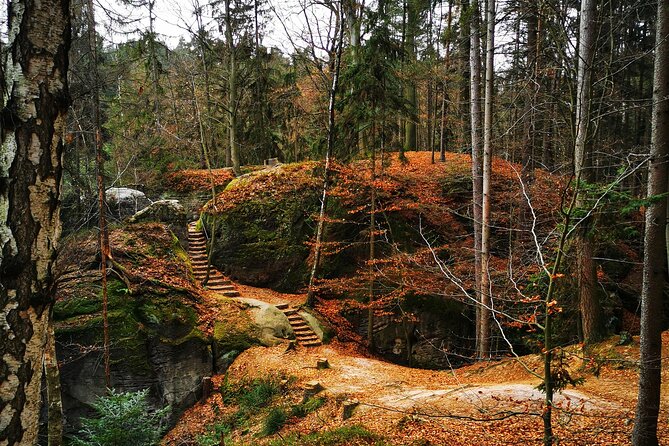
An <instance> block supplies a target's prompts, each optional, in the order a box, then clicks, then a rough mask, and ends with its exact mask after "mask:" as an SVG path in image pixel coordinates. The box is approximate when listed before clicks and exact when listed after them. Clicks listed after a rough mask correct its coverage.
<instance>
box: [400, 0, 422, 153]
mask: <svg viewBox="0 0 669 446" xmlns="http://www.w3.org/2000/svg"><path fill="white" fill-rule="evenodd" d="M417 8H418V6H417V4H416V2H414V1H412V0H406V11H407V12H406V17H407V18H406V27H405V39H404V52H405V54H406V55H407V59H406V61H405V65H410V64H413V63H415V62H416V34H417V31H418V10H417ZM404 99H405V100H406V102H407V104H408V105H409V107H411V112H412V115H413V116H411V117H410V118H409V119H406V120H405V122H404V145H403V146H402V151H401V152H400V159H402V160H405V159H406V158H405V157H404V152H406V151H411V150H416V146H417V145H418V144H417V143H418V140H417V133H416V126H417V125H416V121H417V119H418V110H417V105H418V104H417V101H416V84H415V82H414V81H413V79H408V80H407V81H406V83H405V85H404Z"/></svg>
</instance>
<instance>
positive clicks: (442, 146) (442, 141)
mask: <svg viewBox="0 0 669 446" xmlns="http://www.w3.org/2000/svg"><path fill="white" fill-rule="evenodd" d="M452 26H453V0H449V2H448V24H447V28H446V30H447V31H446V35H447V36H448V38H447V39H446V42H445V46H446V57H445V59H444V68H445V69H446V73H448V74H449V75H450V72H451V39H450V36H451V32H452V30H453V28H452ZM441 85H442V96H441V120H440V131H439V160H440V161H441V162H442V163H443V162H445V161H446V144H447V142H448V141H447V138H446V132H447V130H446V111H447V108H448V90H447V87H446V81H445V80H444V82H442V84H441ZM448 131H449V132H450V130H448ZM433 150H434V149H433ZM432 158H433V159H434V155H433V156H432Z"/></svg>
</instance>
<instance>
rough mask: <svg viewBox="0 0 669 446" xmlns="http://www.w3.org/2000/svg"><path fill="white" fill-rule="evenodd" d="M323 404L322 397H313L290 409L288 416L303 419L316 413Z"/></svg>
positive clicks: (323, 399)
mask: <svg viewBox="0 0 669 446" xmlns="http://www.w3.org/2000/svg"><path fill="white" fill-rule="evenodd" d="M323 404H325V398H324V397H313V398H309V399H308V400H307V401H305V402H304V403H301V404H295V405H293V406H291V408H290V416H291V417H297V418H304V417H306V416H307V415H309V414H310V413H312V412H315V411H317V410H318V409H320V408H321V406H323Z"/></svg>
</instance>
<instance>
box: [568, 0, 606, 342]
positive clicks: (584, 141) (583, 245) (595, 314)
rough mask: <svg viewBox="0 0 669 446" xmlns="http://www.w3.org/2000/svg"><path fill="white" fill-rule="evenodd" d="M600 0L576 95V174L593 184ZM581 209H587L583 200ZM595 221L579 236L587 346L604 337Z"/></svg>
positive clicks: (587, 25)
mask: <svg viewBox="0 0 669 446" xmlns="http://www.w3.org/2000/svg"><path fill="white" fill-rule="evenodd" d="M596 12H597V11H596V0H582V2H581V12H580V20H579V44H578V49H579V51H578V54H579V63H578V72H577V79H576V81H577V92H576V139H575V144H574V171H575V173H576V176H578V177H580V179H581V181H584V182H586V183H589V182H591V181H592V169H591V168H590V160H589V158H590V151H589V149H588V146H589V144H588V143H589V141H588V140H589V138H588V136H589V127H590V125H589V124H590V104H591V90H592V70H593V68H592V63H593V59H594V56H595V43H596V42H595V40H596V31H597V30H596V27H595V18H596ZM577 204H578V206H579V207H584V206H587V203H586V201H585V200H583V199H579V202H578V203H577ZM591 229H592V219H591V218H588V219H587V220H585V221H583V222H582V223H581V227H580V228H579V230H578V231H577V233H576V240H575V246H576V271H577V275H578V277H577V280H578V293H579V308H580V313H581V327H582V331H583V341H584V342H585V343H586V344H587V343H590V342H596V341H597V340H599V339H600V338H601V335H602V333H601V306H600V303H599V298H598V296H597V272H596V270H595V263H594V260H593V258H592V256H593V253H594V246H593V240H592V235H591Z"/></svg>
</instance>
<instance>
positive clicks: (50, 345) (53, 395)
mask: <svg viewBox="0 0 669 446" xmlns="http://www.w3.org/2000/svg"><path fill="white" fill-rule="evenodd" d="M44 375H45V377H46V395H47V404H48V406H47V423H48V429H47V442H48V446H60V445H62V444H63V400H62V397H61V392H60V370H59V369H58V358H57V357H56V333H55V332H54V328H53V323H49V327H48V333H47V345H46V350H45V351H44Z"/></svg>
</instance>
